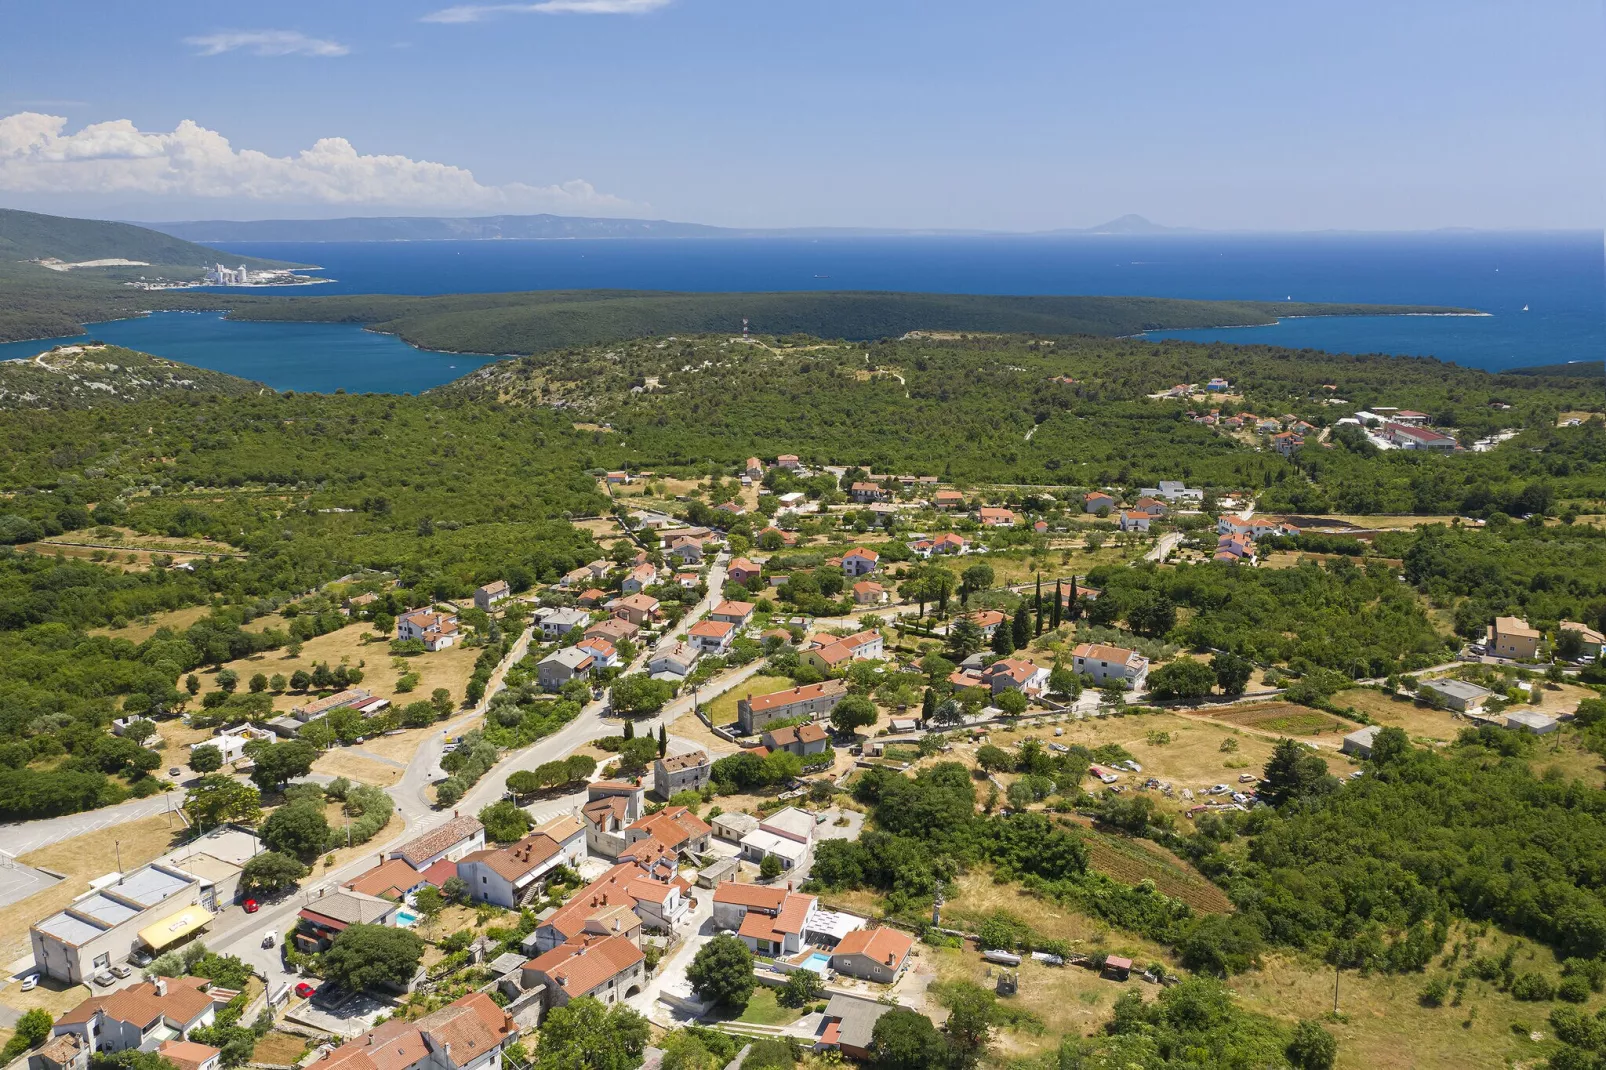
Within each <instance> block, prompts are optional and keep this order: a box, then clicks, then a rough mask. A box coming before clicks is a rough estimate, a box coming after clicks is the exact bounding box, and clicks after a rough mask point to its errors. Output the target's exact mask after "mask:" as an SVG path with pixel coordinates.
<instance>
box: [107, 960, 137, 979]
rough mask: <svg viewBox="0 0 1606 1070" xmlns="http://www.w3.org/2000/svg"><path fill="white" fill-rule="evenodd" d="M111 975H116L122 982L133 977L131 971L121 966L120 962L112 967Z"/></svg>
mask: <svg viewBox="0 0 1606 1070" xmlns="http://www.w3.org/2000/svg"><path fill="white" fill-rule="evenodd" d="M112 973H114V974H116V975H117V977H118V979H119V980H124V979H127V978H129V977H132V976H133V975H134V971H133V969H132V968H130V967H128V966H125V965H123V964H122V963H121V962H119V963H118V964H117V965H115V966H113V967H112Z"/></svg>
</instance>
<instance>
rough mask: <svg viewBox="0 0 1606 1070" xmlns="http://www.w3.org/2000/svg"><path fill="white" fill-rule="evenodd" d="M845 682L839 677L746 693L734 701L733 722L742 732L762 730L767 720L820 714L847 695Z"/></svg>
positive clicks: (827, 711)
mask: <svg viewBox="0 0 1606 1070" xmlns="http://www.w3.org/2000/svg"><path fill="white" fill-rule="evenodd" d="M847 693H848V685H847V684H846V683H844V682H842V681H841V680H823V681H821V682H820V683H817V684H803V685H802V686H800V687H789V688H787V689H786V690H785V691H772V692H770V693H769V694H767V695H760V696H759V697H758V698H754V697H753V696H752V695H751V694H749V695H748V696H747V697H746V698H744V699H739V700H738V701H737V703H736V723H737V725H738V726H739V727H740V728H741V731H742V734H743V735H753V734H754V733H756V732H759V731H762V730H763V728H764V726H765V725H767V724H769V723H770V722H771V721H782V720H789V719H791V718H793V717H797V716H799V715H802V714H807V715H808V716H810V717H813V718H819V717H823V716H825V715H827V714H829V713H830V712H831V711H832V710H834V709H835V708H836V704H837V703H838V702H841V701H842V700H843V699H844V698H845V697H847Z"/></svg>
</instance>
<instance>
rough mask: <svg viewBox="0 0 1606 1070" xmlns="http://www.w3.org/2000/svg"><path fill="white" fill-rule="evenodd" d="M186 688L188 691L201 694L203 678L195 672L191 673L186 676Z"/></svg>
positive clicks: (192, 693)
mask: <svg viewBox="0 0 1606 1070" xmlns="http://www.w3.org/2000/svg"><path fill="white" fill-rule="evenodd" d="M184 690H186V691H188V692H189V693H190V694H191V695H198V694H200V693H201V678H200V677H199V676H196V675H195V674H194V673H190V674H189V675H188V676H186V677H184Z"/></svg>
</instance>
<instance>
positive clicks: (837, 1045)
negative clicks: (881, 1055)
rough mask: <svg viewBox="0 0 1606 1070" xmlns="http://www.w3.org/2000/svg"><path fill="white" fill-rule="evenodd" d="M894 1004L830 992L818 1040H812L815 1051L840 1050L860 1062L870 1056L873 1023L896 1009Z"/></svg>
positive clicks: (873, 1029)
mask: <svg viewBox="0 0 1606 1070" xmlns="http://www.w3.org/2000/svg"><path fill="white" fill-rule="evenodd" d="M897 1006H898V1005H897V1004H896V1003H882V1002H881V1001H879V1000H874V999H865V998H864V997H862V996H850V995H848V994H847V993H845V992H833V993H832V994H831V1002H829V1003H827V1004H826V1005H825V1028H824V1029H823V1030H822V1031H821V1032H820V1039H819V1040H817V1041H815V1042H814V1050H815V1051H840V1052H841V1053H842V1054H843V1055H846V1056H847V1057H848V1058H850V1059H857V1060H859V1061H860V1062H865V1061H868V1060H869V1058H870V1044H871V1041H872V1040H873V1038H874V1036H875V1024H876V1023H877V1022H879V1021H880V1020H881V1016H882V1015H883V1014H886V1013H887V1012H888V1011H890V1010H895V1009H897Z"/></svg>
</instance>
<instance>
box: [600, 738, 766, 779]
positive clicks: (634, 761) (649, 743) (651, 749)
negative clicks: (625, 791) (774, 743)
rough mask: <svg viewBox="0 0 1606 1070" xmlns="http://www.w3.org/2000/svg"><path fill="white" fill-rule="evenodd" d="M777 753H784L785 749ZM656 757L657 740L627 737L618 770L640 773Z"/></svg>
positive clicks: (620, 751) (620, 754)
mask: <svg viewBox="0 0 1606 1070" xmlns="http://www.w3.org/2000/svg"><path fill="white" fill-rule="evenodd" d="M777 753H781V754H784V753H786V752H785V751H778V752H777ZM656 757H658V741H657V740H655V739H652V738H650V737H647V738H642V739H629V740H626V741H625V745H624V746H623V747H621V748H620V749H619V771H620V772H621V773H640V772H642V771H643V770H644V769H646V768H647V763H649V762H651V761H652V760H653V759H654V758H656Z"/></svg>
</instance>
